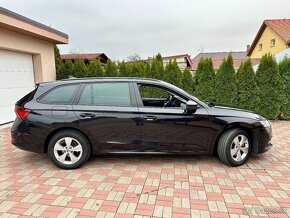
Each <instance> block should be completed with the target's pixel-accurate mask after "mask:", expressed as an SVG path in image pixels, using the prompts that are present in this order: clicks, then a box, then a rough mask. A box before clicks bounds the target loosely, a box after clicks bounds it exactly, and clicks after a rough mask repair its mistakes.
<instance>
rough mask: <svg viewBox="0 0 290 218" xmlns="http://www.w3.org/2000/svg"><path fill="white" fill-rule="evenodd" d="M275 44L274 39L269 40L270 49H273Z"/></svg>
mask: <svg viewBox="0 0 290 218" xmlns="http://www.w3.org/2000/svg"><path fill="white" fill-rule="evenodd" d="M275 43H276V40H275V39H271V47H274V46H275Z"/></svg>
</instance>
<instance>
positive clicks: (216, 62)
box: [191, 51, 259, 70]
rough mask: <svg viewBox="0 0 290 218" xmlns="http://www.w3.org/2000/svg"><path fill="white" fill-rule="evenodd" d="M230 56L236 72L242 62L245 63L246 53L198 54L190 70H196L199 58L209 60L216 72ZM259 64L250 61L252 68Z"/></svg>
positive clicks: (257, 60)
mask: <svg viewBox="0 0 290 218" xmlns="http://www.w3.org/2000/svg"><path fill="white" fill-rule="evenodd" d="M230 53H231V54H232V56H233V61H234V68H235V69H236V70H237V69H238V68H239V67H240V65H241V63H242V61H245V60H246V59H247V58H248V57H247V52H245V51H237V52H207V53H199V54H198V55H197V56H195V57H194V58H193V59H192V60H191V63H192V70H196V69H197V65H198V62H199V60H200V59H201V58H211V59H212V62H213V67H214V69H215V70H217V69H218V68H219V67H220V65H221V64H222V62H223V60H224V59H225V58H227V56H228V55H229V54H230ZM257 63H259V59H252V64H253V66H254V65H256V64H257Z"/></svg>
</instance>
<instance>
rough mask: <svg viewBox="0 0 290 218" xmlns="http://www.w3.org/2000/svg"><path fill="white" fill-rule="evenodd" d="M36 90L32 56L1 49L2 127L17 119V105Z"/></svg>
mask: <svg viewBox="0 0 290 218" xmlns="http://www.w3.org/2000/svg"><path fill="white" fill-rule="evenodd" d="M34 88H35V83H34V72H33V60H32V55H30V54H24V53H19V52H12V51H6V50H1V49H0V112H1V113H0V125H1V124H3V123H7V122H11V121H13V120H14V119H15V116H16V115H15V113H14V105H15V103H16V102H17V101H18V100H19V99H20V98H22V97H23V96H24V95H26V94H27V93H29V92H30V91H32V90H33V89H34Z"/></svg>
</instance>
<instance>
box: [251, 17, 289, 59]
mask: <svg viewBox="0 0 290 218" xmlns="http://www.w3.org/2000/svg"><path fill="white" fill-rule="evenodd" d="M287 48H290V19H277V20H265V21H264V22H263V24H262V26H261V27H260V29H259V31H258V33H257V35H256V37H255V39H254V41H253V42H252V44H251V46H250V48H249V49H248V54H247V55H248V56H249V57H251V58H261V57H262V56H263V55H264V54H266V53H269V52H270V53H271V54H273V55H276V54H278V53H279V52H281V51H283V50H286V49H287Z"/></svg>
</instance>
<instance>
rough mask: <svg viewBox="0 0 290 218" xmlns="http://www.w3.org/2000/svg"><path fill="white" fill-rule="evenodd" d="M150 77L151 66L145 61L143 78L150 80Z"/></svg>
mask: <svg viewBox="0 0 290 218" xmlns="http://www.w3.org/2000/svg"><path fill="white" fill-rule="evenodd" d="M150 75H151V64H150V63H149V62H148V61H147V62H146V64H145V69H144V77H145V78H152V77H151V76H150Z"/></svg>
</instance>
